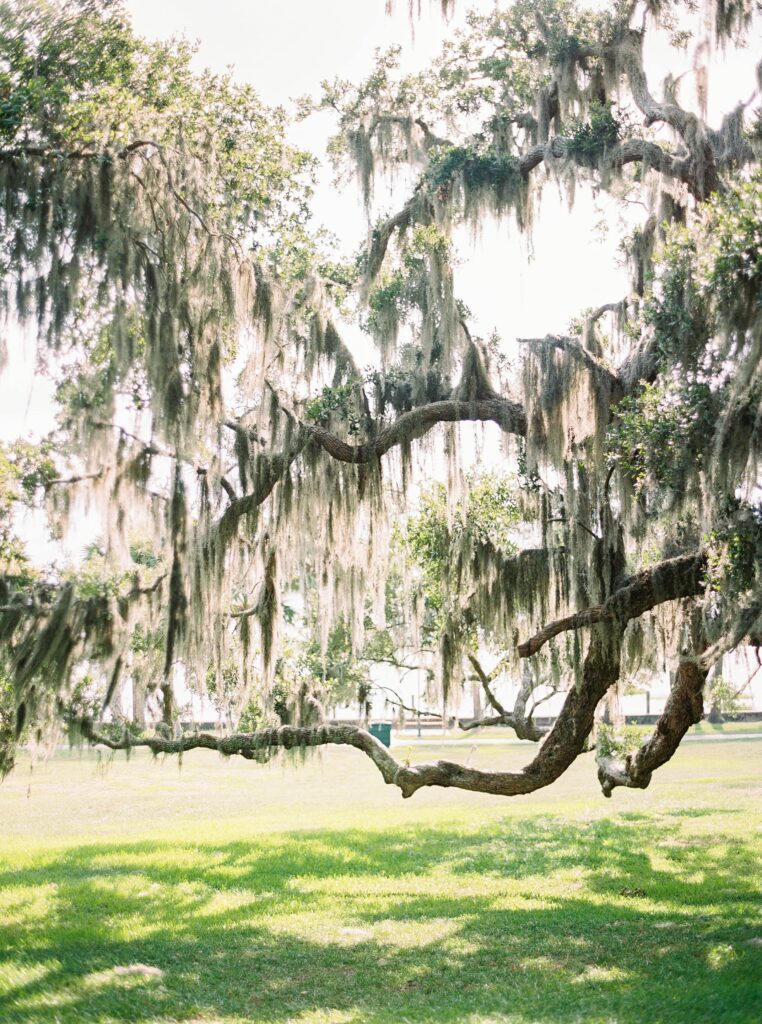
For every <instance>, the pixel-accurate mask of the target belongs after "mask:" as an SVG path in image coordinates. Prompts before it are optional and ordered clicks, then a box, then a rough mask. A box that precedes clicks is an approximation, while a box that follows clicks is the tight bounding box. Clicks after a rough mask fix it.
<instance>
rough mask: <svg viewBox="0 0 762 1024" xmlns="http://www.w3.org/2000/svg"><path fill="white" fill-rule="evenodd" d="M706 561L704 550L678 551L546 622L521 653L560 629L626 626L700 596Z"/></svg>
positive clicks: (539, 645) (525, 655)
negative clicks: (596, 600)
mask: <svg viewBox="0 0 762 1024" xmlns="http://www.w3.org/2000/svg"><path fill="white" fill-rule="evenodd" d="M705 564H706V556H705V555H704V554H703V553H702V552H694V553H693V554H690V555H678V556H677V557H676V558H669V559H667V560H666V561H664V562H659V564H658V565H655V566H654V567H653V568H652V569H645V570H644V571H643V572H640V573H638V575H637V576H634V577H633V578H632V579H631V580H629V581H628V582H627V583H626V584H625V585H624V586H622V587H620V588H619V589H618V590H616V591H614V593H613V594H612V595H611V597H609V598H608V599H607V600H606V601H604V602H603V603H602V604H597V605H593V606H592V607H591V608H585V609H584V610H583V611H581V612H576V613H575V614H574V615H567V616H566V617H565V618H563V619H556V621H555V622H551V623H549V624H548V625H547V626H544V627H543V628H542V629H541V630H540V631H539V632H538V633H536V634H535V635H534V636H533V637H530V638H529V639H528V640H525V641H524V642H523V643H521V644H519V647H518V652H519V656H520V657H522V658H529V657H531V656H532V655H533V654H536V653H537V652H538V651H539V650H540V649H541V648H542V647H543V646H544V645H545V644H546V643H547V642H548V641H549V640H552V639H553V637H554V636H558V635H559V633H564V632H567V631H568V630H571V629H580V628H581V627H582V626H592V625H594V624H596V623H603V624H606V623H611V624H614V623H618V624H619V625H621V626H622V627H624V626H625V625H626V624H627V622H629V620H630V619H636V618H638V616H640V615H642V614H643V613H644V612H647V611H650V610H651V608H655V607H656V606H657V605H659V604H664V603H665V602H666V601H675V600H678V599H679V598H683V597H696V596H697V595H698V594H700V593H701V592H702V590H703V586H704V584H703V578H702V574H703V570H704V566H705Z"/></svg>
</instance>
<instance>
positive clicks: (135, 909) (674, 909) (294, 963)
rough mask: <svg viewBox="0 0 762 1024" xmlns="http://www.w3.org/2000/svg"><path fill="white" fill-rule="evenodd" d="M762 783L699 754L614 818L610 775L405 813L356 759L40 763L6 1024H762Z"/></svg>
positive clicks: (19, 842)
mask: <svg viewBox="0 0 762 1024" xmlns="http://www.w3.org/2000/svg"><path fill="white" fill-rule="evenodd" d="M397 755H398V756H400V757H404V756H405V751H404V747H402V746H400V747H398V748H397ZM437 755H438V750H437V748H435V747H433V746H432V747H431V748H430V749H429V748H424V747H416V748H415V749H414V750H413V751H412V756H414V757H415V759H416V760H417V759H425V758H429V757H436V756H437ZM526 755H527V751H526V750H525V749H524V748H523V747H517V746H509V745H506V746H504V747H502V746H490V747H484V748H481V749H479V748H478V747H474V749H472V750H468V749H465V748H464V749H462V750H461V751H460V752H459V756H461V757H462V758H463V759H469V761H470V763H471V764H474V765H478V766H481V767H486V766H488V765H498V764H500V765H501V766H504V767H515V766H518V765H519V764H520V763H521V762H522V761H523V760H525V759H526ZM761 768H762V740H759V739H753V740H738V741H736V742H732V743H728V742H723V743H695V744H692V745H691V746H686V747H684V748H683V749H681V750H680V751H679V752H678V754H677V756H676V757H675V758H674V759H673V762H671V763H670V764H669V765H668V766H666V768H665V769H663V770H662V771H661V772H660V773H659V774H658V775H657V776H656V777H655V780H654V782H653V784H652V787H651V789H649V790H647V791H646V792H630V791H626V792H623V791H621V790H617V791H616V793H615V794H614V797H613V799H612V800H611V801H605V800H603V798H602V797H601V796H600V794H599V792H598V789H597V786H596V783H595V777H594V776H595V772H594V764H593V762H592V759H591V758H590V756H586V757H583V758H580V759H579V761H578V763H577V764H575V766H574V767H573V769H572V770H571V771H570V772H569V773H567V775H566V776H565V777H564V778H563V779H562V780H561V781H560V782H559V784H558V785H557V786H556V787H553V788H551V789H549V790H545V791H543V792H541V793H538V794H534V795H533V796H530V797H522V798H516V799H514V800H510V801H505V800H499V799H495V798H490V797H486V796H476V795H473V794H466V793H459V792H455V791H452V792H449V791H446V790H444V791H422V792H420V793H418V794H416V796H415V797H414V798H413V799H412V800H410V801H402V800H401V799H400V797H399V795H398V794H397V792H396V791H393V790H392V789H391V788H390V787H385V786H384V785H383V783H382V782H381V781H380V778H379V777H378V775H377V773H376V772H375V769H374V768H373V767H372V765H370V763H369V762H367V761H366V759H364V758H363V757H362V756H361V755H359V754H357V753H356V752H355V751H350V750H342V749H336V750H328V751H326V752H324V753H323V754H322V755H321V756H320V757H315V758H308V759H307V762H306V764H304V765H301V766H300V765H298V764H294V763H291V762H285V763H284V762H283V761H279V762H278V763H277V764H275V765H272V766H267V767H262V766H253V765H250V764H246V763H245V762H237V761H229V762H226V761H223V760H220V759H218V758H216V757H215V756H214V755H211V754H209V753H207V752H196V753H193V754H189V755H187V756H186V758H185V761H184V764H183V767H182V770H181V771H178V768H177V765H176V763H174V762H166V763H152V762H151V760H150V759H149V758H148V757H146V756H137V757H134V758H133V761H132V763H130V764H126V763H125V762H124V761H123V760H115V761H114V762H113V763H112V764H111V765H110V766H107V765H106V764H105V763H103V762H101V763H100V764H99V762H98V761H97V760H96V759H95V758H94V756H93V755H92V754H88V755H87V756H84V757H80V756H78V755H76V754H59V755H58V756H57V757H56V758H54V759H53V761H51V762H49V763H48V764H46V765H43V766H38V767H36V768H34V770H33V771H30V768H29V766H28V765H23V764H22V765H21V766H20V768H19V769H18V770H17V771H16V772H15V773H14V775H13V776H11V778H10V779H8V780H7V781H6V782H5V783H4V784H3V785H2V786H1V787H0V821H2V823H3V829H2V833H3V834H2V838H1V839H0V1020H1V1021H3V1022H4V1024H19V1022H24V1024H74V1022H76V1024H80V1022H82V1024H86V1022H95V1021H97V1022H99V1024H106V1022H131V1024H132V1022H138V1024H145V1022H149V1021H150V1022H163V1024H169V1022H174V1021H188V1022H191V1021H192V1022H196V1024H200V1022H205V1024H213V1022H217V1024H232V1022H243V1021H250V1022H262V1024H276V1022H277V1024H286V1022H293V1024H350V1022H351V1024H355V1022H357V1024H360V1022H363V1024H364V1022H369V1024H405V1022H410V1024H424V1022H427V1024H428V1022H430V1024H434V1022H437V1024H453V1022H463V1024H507V1022H515V1024H531V1022H559V1024H566V1022H568V1024H572V1022H578V1021H579V1022H585V1024H614V1022H616V1024H641V1022H645V1021H648V1022H654V1024H660V1022H664V1024H681V1022H686V1024H697V1022H703V1021H706V1022H717V1024H731V1022H732V1024H736V1022H739V1024H740V1022H744V1024H751V1022H758V1021H759V1020H760V1019H762V980H761V979H762V913H761V912H760V911H761V910H762V903H761V901H760V882H761V878H760V852H761V851H760V847H761V846H762V842H761V840H762V815H760V808H761V807H762V801H761V800H760V796H762V779H761V778H760V776H761V774H762V773H761V772H760V769H761Z"/></svg>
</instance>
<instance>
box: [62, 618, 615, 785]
mask: <svg viewBox="0 0 762 1024" xmlns="http://www.w3.org/2000/svg"><path fill="white" fill-rule="evenodd" d="M619 639H620V636H619V635H618V634H617V632H616V631H614V634H613V636H608V637H606V638H605V642H604V638H603V637H602V636H595V637H594V638H593V642H592V643H591V644H590V648H589V649H588V653H587V656H586V658H585V663H584V666H583V678H582V682H581V685H580V687H579V688H572V690H570V691H569V694H568V695H567V698H566V701H565V702H564V706H563V708H562V710H561V713H560V715H559V716H558V718H557V720H556V724H555V726H554V727H553V729H552V730H551V732H550V734H549V735H548V737H547V739H546V740H545V743H544V744H543V746H542V747H541V748H540V750H539V751H538V753H537V756H536V757H535V758H534V760H533V761H532V762H531V763H530V764H528V765H527V766H526V767H525V768H523V769H521V770H520V771H518V772H489V771H479V770H477V769H475V768H469V767H467V766H466V765H462V764H458V763H456V762H453V761H435V762H432V763H427V764H417V765H408V764H400V763H399V762H398V761H397V760H396V759H395V758H394V757H393V756H392V755H391V753H390V752H389V751H388V750H387V748H386V747H384V746H383V744H381V743H380V742H379V741H378V740H377V739H376V738H375V737H374V736H371V735H370V733H368V732H366V731H365V730H364V729H360V728H358V727H357V726H354V725H328V724H326V725H320V726H317V727H315V728H300V727H297V726H288V725H284V726H281V727H280V728H279V729H265V730H263V731H261V732H255V733H234V734H232V735H230V736H215V735H213V734H212V733H206V732H201V733H195V734H193V735H189V736H180V737H178V738H176V739H170V738H165V737H162V736H148V737H146V736H139V737H135V736H131V735H129V734H128V733H127V732H125V734H124V735H123V736H122V737H121V738H120V739H112V738H111V737H109V736H105V735H103V734H102V733H99V732H97V731H96V729H95V727H94V725H93V723H92V722H91V721H90V720H89V719H80V720H79V721H77V722H75V723H74V725H75V727H77V728H78V729H79V731H80V732H81V734H82V736H83V737H84V738H85V739H86V740H87V741H88V742H89V743H92V744H94V745H101V746H105V747H108V748H109V749H110V750H130V749H132V748H134V747H147V748H148V749H149V750H151V751H152V752H153V753H154V754H182V753H185V752H186V751H189V750H194V749H198V748H202V749H206V750H216V751H218V752H219V753H221V754H225V755H232V754H238V755H240V756H241V757H245V758H247V759H248V760H260V761H261V760H266V759H267V758H268V757H269V756H270V755H271V754H272V753H273V752H274V751H275V750H278V749H280V748H282V749H285V750H290V749H295V748H300V747H301V748H305V747H318V746H327V745H340V746H350V747H354V748H355V749H357V750H360V751H362V752H363V753H364V754H365V755H366V756H367V757H369V758H370V760H371V761H372V762H373V763H374V764H375V766H376V768H378V770H379V772H380V773H381V777H382V778H383V780H384V782H386V783H387V784H388V785H394V786H397V788H398V789H399V790H400V791H401V793H402V796H403V797H406V798H407V797H411V796H413V794H414V793H416V792H417V791H418V790H419V789H421V788H422V787H424V786H437V787H444V788H454V789H464V790H469V791H471V792H475V793H491V794H493V795H495V796H517V795H519V794H523V793H532V792H534V791H535V790H537V789H542V788H544V787H545V786H549V785H551V783H553V782H555V781H556V779H558V778H559V777H560V776H561V775H562V774H563V773H564V772H565V771H566V769H567V768H568V767H569V765H570V764H572V762H573V761H574V760H575V759H576V757H577V756H578V755H579V754H580V753H581V752H582V751H583V750H584V749H585V744H586V740H587V737H588V735H589V734H590V731H591V729H592V726H593V719H594V715H595V709H596V707H597V705H598V703H599V701H600V699H601V697H602V696H603V694H604V693H605V692H606V690H608V688H609V687H610V686H612V685H613V684H614V683H615V682H616V680H617V678H618V676H619V642H618V641H619Z"/></svg>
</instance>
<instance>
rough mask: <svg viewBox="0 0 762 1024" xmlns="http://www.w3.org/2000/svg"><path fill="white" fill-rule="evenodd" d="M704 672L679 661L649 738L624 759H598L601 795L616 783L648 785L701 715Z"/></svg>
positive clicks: (634, 786) (691, 663)
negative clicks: (670, 686) (664, 702)
mask: <svg viewBox="0 0 762 1024" xmlns="http://www.w3.org/2000/svg"><path fill="white" fill-rule="evenodd" d="M706 675H707V673H706V669H704V668H702V667H701V665H700V664H699V662H698V660H689V659H685V660H683V661H681V662H680V664H679V666H678V669H677V672H676V674H675V681H674V683H673V685H672V691H671V693H670V695H669V698H668V700H667V703H666V705H665V707H664V711H663V712H662V714H661V715H660V717H659V720H658V721H657V723H656V728H655V729H654V731H653V733H652V735H651V736H650V737H649V739H648V740H647V741H646V742H645V743H644V744H643V745H642V746H641V747H639V748H638V749H637V750H636V751H635V752H634V753H633V754H628V755H627V757H626V758H625V759H624V761H619V760H617V759H615V758H611V757H601V758H598V780H599V781H600V784H601V789H602V790H603V795H604V796H611V793H612V791H613V790H614V789H615V788H616V787H617V786H627V787H629V788H631V789H645V788H646V787H647V786H648V784H649V783H650V781H651V776H652V775H653V773H654V771H655V770H656V769H657V768H660V767H661V765H663V764H665V763H666V762H667V761H669V759H670V758H671V757H672V755H673V754H674V753H675V751H676V750H677V748H678V746H679V745H680V741H681V740H682V738H683V736H684V735H685V734H686V732H687V731H688V729H690V727H691V726H692V725H695V724H696V723H697V722H700V721H701V719H702V718H703V717H704V699H703V690H704V683H705V682H706Z"/></svg>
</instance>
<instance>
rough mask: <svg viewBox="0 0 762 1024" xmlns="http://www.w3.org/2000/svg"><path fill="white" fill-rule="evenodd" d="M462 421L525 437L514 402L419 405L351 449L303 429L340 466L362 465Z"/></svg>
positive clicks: (325, 432)
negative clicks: (490, 424) (492, 425)
mask: <svg viewBox="0 0 762 1024" xmlns="http://www.w3.org/2000/svg"><path fill="white" fill-rule="evenodd" d="M464 421H472V422H474V421H475V422H486V421H491V422H493V423H497V424H498V426H500V427H502V428H503V430H505V431H506V432H507V433H510V434H517V435H519V436H521V437H523V436H524V435H525V434H526V429H527V424H526V414H525V413H524V410H523V408H522V407H521V406H520V405H519V404H518V402H512V401H510V399H507V398H500V399H497V398H491V399H476V400H475V401H473V402H470V401H457V400H454V399H448V400H446V401H442V402H431V403H430V404H429V405H421V406H419V407H418V408H416V409H411V410H410V412H406V413H403V414H402V415H401V416H400V417H399V418H398V419H396V420H395V421H394V423H391V424H390V425H389V426H388V427H384V429H383V430H381V431H380V432H379V434H378V436H377V437H376V439H375V440H374V441H366V442H365V443H364V444H357V445H352V444H348V443H347V442H346V441H343V440H341V439H340V438H338V437H336V436H335V435H334V434H331V433H330V431H328V430H325V429H324V428H323V427H319V426H311V425H310V426H305V427H304V430H305V431H306V433H307V436H308V437H309V439H310V440H312V441H314V442H315V443H316V444H319V445H320V447H321V448H323V449H324V450H325V451H326V452H328V454H329V455H332V456H333V458H335V459H338V460H339V461H340V462H352V463H364V462H372V461H373V460H375V459H379V458H381V457H382V456H383V455H385V454H386V453H387V452H388V451H389V450H390V449H391V448H394V447H395V446H396V445H398V444H403V443H407V442H409V441H414V440H415V439H416V438H419V437H423V435H424V434H426V433H427V432H428V431H429V430H430V429H431V428H432V427H433V426H435V425H436V424H437V423H460V422H464Z"/></svg>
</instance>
